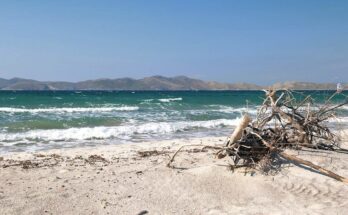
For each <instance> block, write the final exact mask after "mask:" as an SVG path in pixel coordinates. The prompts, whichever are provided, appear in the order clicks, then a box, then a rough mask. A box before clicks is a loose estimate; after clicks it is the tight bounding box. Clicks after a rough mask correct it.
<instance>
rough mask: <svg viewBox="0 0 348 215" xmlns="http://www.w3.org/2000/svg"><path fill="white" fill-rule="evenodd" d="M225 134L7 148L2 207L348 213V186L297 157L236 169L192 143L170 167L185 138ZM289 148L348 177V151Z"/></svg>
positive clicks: (1, 171) (1, 161) (1, 165)
mask: <svg viewBox="0 0 348 215" xmlns="http://www.w3.org/2000/svg"><path fill="white" fill-rule="evenodd" d="M224 141H225V137H206V138H199V139H198V138H194V139H176V140H166V141H158V142H145V143H137V144H122V145H110V146H100V147H91V148H74V149H59V150H50V151H43V152H37V153H28V152H20V153H9V154H6V155H2V156H1V158H0V175H1V177H0V205H1V207H0V214H347V213H348V186H347V185H345V184H343V183H342V182H338V181H335V180H334V179H332V178H329V177H327V176H324V175H321V174H319V173H317V172H315V171H312V170H309V169H306V168H303V167H299V166H296V165H294V164H291V163H288V164H284V166H283V168H282V169H281V171H280V172H278V173H276V174H272V175H263V174H260V173H259V172H254V171H248V172H246V171H245V170H242V169H239V170H236V171H234V172H232V171H231V170H230V169H229V168H228V165H227V164H228V163H229V162H230V161H229V158H224V159H222V160H218V159H216V158H215V157H214V151H211V150H208V151H203V152H202V151H200V150H198V149H200V147H192V148H188V149H187V150H186V151H184V152H182V153H180V154H179V155H178V157H177V158H176V160H175V162H174V165H175V167H176V168H174V169H172V168H168V167H166V163H167V162H168V160H169V158H170V157H169V156H170V155H172V154H173V152H175V150H176V149H178V148H179V147H180V146H182V145H185V144H202V145H221V144H223V143H224ZM346 142H347V140H343V143H344V144H343V145H342V146H343V147H345V148H347V146H348V144H346ZM288 152H289V153H292V154H295V155H298V156H299V157H301V158H304V159H311V160H312V161H313V162H314V163H316V164H319V165H321V166H323V167H325V168H327V169H330V170H332V171H335V172H336V173H338V174H340V175H342V176H345V177H348V154H344V153H332V152H324V153H323V152H321V153H318V152H312V151H308V152H307V151H301V152H295V151H288ZM318 154H319V156H318ZM314 155H316V156H314Z"/></svg>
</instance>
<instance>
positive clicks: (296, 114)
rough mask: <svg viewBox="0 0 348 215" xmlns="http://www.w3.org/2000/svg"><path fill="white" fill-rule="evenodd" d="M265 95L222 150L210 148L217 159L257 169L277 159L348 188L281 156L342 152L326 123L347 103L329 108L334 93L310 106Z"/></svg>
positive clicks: (307, 101)
mask: <svg viewBox="0 0 348 215" xmlns="http://www.w3.org/2000/svg"><path fill="white" fill-rule="evenodd" d="M265 93H266V96H265V99H264V102H263V104H262V106H261V107H260V109H259V111H258V114H257V116H256V119H255V120H253V121H252V120H251V118H250V117H249V115H247V114H245V115H244V116H243V118H242V119H241V121H240V124H239V125H238V126H237V127H236V129H235V130H234V132H233V133H232V135H231V136H230V137H229V138H228V140H227V143H226V144H225V145H224V146H214V147H211V148H212V149H216V150H218V151H217V153H216V155H217V158H223V157H225V156H229V157H230V158H231V159H232V161H233V166H232V167H240V166H243V167H250V168H258V167H260V166H261V165H263V164H264V163H266V165H272V163H273V162H274V161H275V159H277V157H279V156H281V157H283V158H284V159H286V160H289V161H292V162H295V163H297V164H300V165H304V166H307V167H309V168H312V169H314V170H316V171H317V172H320V173H321V174H324V175H326V176H329V177H331V178H334V179H336V180H338V181H341V182H344V183H347V184H348V179H347V178H344V177H342V176H339V175H337V174H336V173H333V172H331V171H329V170H327V169H324V168H322V167H320V166H318V165H316V164H314V163H312V162H310V161H307V160H303V159H301V158H298V157H296V156H293V155H290V154H287V153H285V152H284V150H285V149H287V148H291V149H294V150H302V149H304V148H315V149H318V150H331V151H339V150H342V149H341V148H340V147H339V145H338V137H337V136H336V135H335V134H334V133H332V132H331V130H330V129H329V126H328V123H327V121H328V119H330V118H333V117H335V111H336V110H337V109H338V108H339V107H342V106H343V105H346V104H347V103H348V101H347V100H346V101H344V102H342V103H340V104H335V105H331V100H332V98H333V97H335V96H336V95H337V94H338V93H335V94H333V95H332V96H331V97H330V98H329V99H327V101H326V102H325V103H324V104H322V105H319V106H314V105H313V102H312V101H313V99H312V98H311V96H307V97H305V98H304V99H303V100H301V101H297V99H296V97H295V96H294V95H293V92H291V91H282V92H277V91H275V90H272V89H270V90H265ZM206 147H208V146H206ZM182 148H183V147H182ZM182 148H180V149H179V150H178V151H176V152H175V154H174V155H173V156H172V158H171V159H170V161H169V163H168V166H172V163H173V161H174V158H175V156H176V155H177V154H178V152H179V151H181V149H182ZM275 155H279V156H275ZM265 161H266V162H265Z"/></svg>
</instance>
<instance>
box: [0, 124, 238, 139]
mask: <svg viewBox="0 0 348 215" xmlns="http://www.w3.org/2000/svg"><path fill="white" fill-rule="evenodd" d="M238 122H239V119H233V120H227V119H217V120H210V121H190V122H185V121H179V122H159V123H155V122H149V123H144V124H141V125H124V126H113V127H104V126H101V127H93V128H91V127H84V128H69V129H50V130H31V131H27V132H23V133H0V141H1V142H3V143H5V142H18V141H35V142H37V141H38V142H41V141H78V140H92V139H110V138H121V139H122V138H123V139H129V138H131V137H132V136H133V135H137V134H141V135H146V134H148V135H161V134H170V133H175V132H179V131H187V130H192V129H194V128H218V127H223V126H236V125H237V124H238ZM10 144H11V143H10Z"/></svg>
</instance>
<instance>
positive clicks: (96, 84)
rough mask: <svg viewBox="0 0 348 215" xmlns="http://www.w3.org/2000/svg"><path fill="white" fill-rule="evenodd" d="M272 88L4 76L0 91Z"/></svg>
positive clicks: (175, 80)
mask: <svg viewBox="0 0 348 215" xmlns="http://www.w3.org/2000/svg"><path fill="white" fill-rule="evenodd" d="M272 86H273V87H274V88H277V89H284V88H286V89H301V90H302V89H324V90H327V89H335V88H336V84H334V83H309V82H284V83H276V84H274V85H272ZM264 88H268V86H259V85H255V84H249V83H234V84H228V83H219V82H213V81H209V82H206V81H202V80H198V79H192V78H188V77H185V76H177V77H163V76H152V77H146V78H142V79H132V78H119V79H97V80H87V81H81V82H76V83H72V82H45V81H35V80H30V79H21V78H13V79H9V80H8V79H2V78H0V90H258V89H264Z"/></svg>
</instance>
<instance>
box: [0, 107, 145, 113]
mask: <svg viewBox="0 0 348 215" xmlns="http://www.w3.org/2000/svg"><path fill="white" fill-rule="evenodd" d="M138 109H139V107H132V106H122V107H88V108H69V107H63V108H35V109H34V108H33V109H30V108H11V107H0V112H8V113H59V112H64V113H74V112H112V111H135V110H138Z"/></svg>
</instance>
